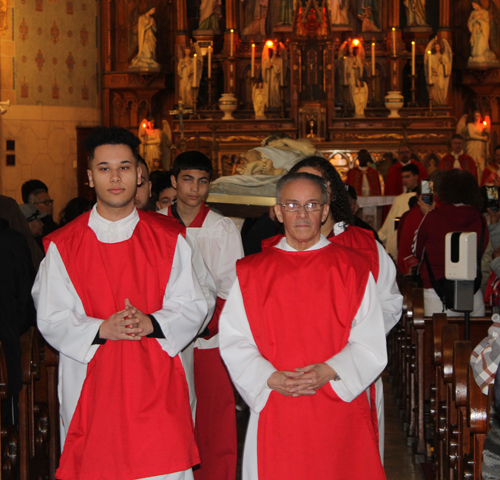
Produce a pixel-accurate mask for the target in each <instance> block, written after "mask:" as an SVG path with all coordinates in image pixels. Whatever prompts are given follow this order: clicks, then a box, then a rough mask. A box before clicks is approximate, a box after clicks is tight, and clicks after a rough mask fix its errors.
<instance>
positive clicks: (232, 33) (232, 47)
mask: <svg viewBox="0 0 500 480" xmlns="http://www.w3.org/2000/svg"><path fill="white" fill-rule="evenodd" d="M233 53H234V30H233V29H232V28H231V57H232V56H233Z"/></svg>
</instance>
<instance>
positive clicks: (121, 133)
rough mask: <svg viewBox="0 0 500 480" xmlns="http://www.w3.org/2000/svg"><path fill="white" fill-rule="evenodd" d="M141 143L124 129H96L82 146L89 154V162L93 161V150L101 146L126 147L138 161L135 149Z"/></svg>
mask: <svg viewBox="0 0 500 480" xmlns="http://www.w3.org/2000/svg"><path fill="white" fill-rule="evenodd" d="M140 144H141V141H140V140H139V139H138V138H137V137H136V136H135V135H134V134H133V133H132V132H129V131H128V130H127V129H125V128H121V127H96V128H95V129H94V131H93V132H92V133H91V134H90V135H89V136H88V137H87V138H86V139H85V140H84V141H83V146H84V147H85V150H87V153H88V154H89V162H91V161H92V160H93V159H94V154H95V149H96V148H97V147H100V146H102V145H127V146H128V147H129V148H130V150H132V155H133V156H134V158H135V159H136V160H137V161H139V159H138V153H137V147H138V146H139V145H140Z"/></svg>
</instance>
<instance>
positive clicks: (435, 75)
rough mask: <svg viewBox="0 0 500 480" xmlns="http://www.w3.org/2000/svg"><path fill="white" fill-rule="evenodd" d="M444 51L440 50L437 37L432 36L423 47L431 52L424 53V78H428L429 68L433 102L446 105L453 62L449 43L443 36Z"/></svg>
mask: <svg viewBox="0 0 500 480" xmlns="http://www.w3.org/2000/svg"><path fill="white" fill-rule="evenodd" d="M442 42H443V47H444V52H441V45H440V44H439V41H438V38H437V37H435V38H433V39H432V40H431V41H430V42H429V43H428V45H427V47H425V51H426V52H429V51H430V52H432V54H431V55H428V54H425V55H424V62H425V78H426V79H428V78H429V69H430V70H431V74H430V77H431V83H433V84H434V89H433V91H432V93H433V97H434V102H435V103H436V104H437V105H446V104H447V99H448V85H449V83H450V75H451V65H452V62H453V52H452V51H451V47H450V44H449V43H448V42H447V41H446V40H445V39H444V38H443V39H442ZM428 88H429V87H428Z"/></svg>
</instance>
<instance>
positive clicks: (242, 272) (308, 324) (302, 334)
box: [237, 244, 385, 480]
mask: <svg viewBox="0 0 500 480" xmlns="http://www.w3.org/2000/svg"><path fill="white" fill-rule="evenodd" d="M369 271H370V270H369V264H367V262H366V261H365V260H364V259H363V257H362V256H361V255H358V254H357V253H356V252H353V251H352V250H351V249H347V248H345V247H343V246H341V245H336V244H331V245H329V246H327V247H324V248H322V249H319V250H313V251H307V252H286V251H283V250H279V249H277V248H268V249H265V250H263V252H262V253H261V254H257V255H251V256H249V257H246V258H244V259H242V260H240V261H239V262H238V263H237V272H238V279H239V282H240V286H241V291H242V295H243V302H244V304H245V310H246V313H247V316H248V321H249V324H250V327H251V330H252V334H253V336H254V339H255V342H256V344H257V347H258V349H259V351H260V353H261V354H262V355H263V356H264V357H265V358H266V359H267V360H269V362H271V363H272V364H273V365H274V366H275V367H276V369H278V370H292V371H293V370H294V369H295V368H297V367H303V366H306V365H310V364H314V363H320V362H325V361H326V360H328V359H330V358H332V357H333V356H334V355H335V354H337V353H339V352H340V351H341V350H342V349H343V348H344V347H345V346H346V344H347V341H348V338H349V335H350V331H351V324H352V321H353V319H354V316H355V315H356V313H357V311H358V309H359V306H360V304H361V301H362V299H363V295H364V291H365V288H366V284H367V281H368V275H369ZM318 272H321V275H318ZM257 458H258V472H259V480H290V479H292V478H293V479H294V480H309V479H313V478H314V479H325V480H326V479H334V478H335V479H347V478H353V479H354V478H356V479H358V478H359V479H362V478H370V479H373V480H378V479H384V478H385V475H384V470H383V468H382V464H381V461H380V454H379V451H378V447H377V439H376V433H375V431H374V428H373V423H372V419H371V414H370V407H369V405H368V398H367V396H366V394H365V393H364V392H363V394H361V395H359V396H358V397H357V398H356V399H354V400H353V401H352V402H350V403H347V402H344V401H342V400H341V399H340V398H339V397H338V395H337V394H336V393H335V392H334V390H333V389H332V387H331V385H330V383H327V384H326V385H324V386H323V387H322V388H321V389H320V390H318V391H317V393H316V395H313V396H303V397H297V398H295V397H285V396H283V395H280V394H279V393H277V392H276V391H273V392H271V394H270V396H269V399H268V401H267V403H266V406H265V407H264V409H263V410H262V411H261V413H260V416H259V424H258V435H257Z"/></svg>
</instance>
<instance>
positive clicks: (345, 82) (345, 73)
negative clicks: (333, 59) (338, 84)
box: [344, 57, 347, 85]
mask: <svg viewBox="0 0 500 480" xmlns="http://www.w3.org/2000/svg"><path fill="white" fill-rule="evenodd" d="M344 85H347V64H346V57H344Z"/></svg>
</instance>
